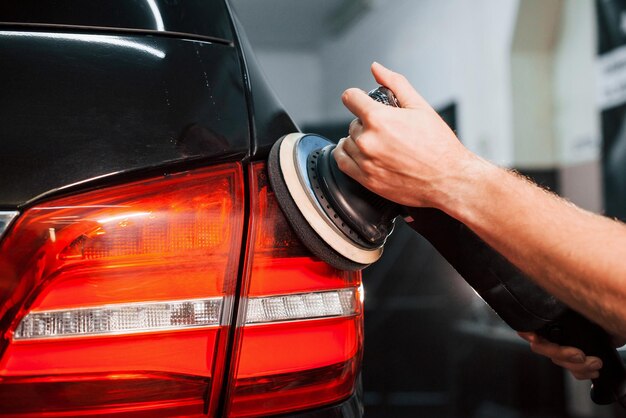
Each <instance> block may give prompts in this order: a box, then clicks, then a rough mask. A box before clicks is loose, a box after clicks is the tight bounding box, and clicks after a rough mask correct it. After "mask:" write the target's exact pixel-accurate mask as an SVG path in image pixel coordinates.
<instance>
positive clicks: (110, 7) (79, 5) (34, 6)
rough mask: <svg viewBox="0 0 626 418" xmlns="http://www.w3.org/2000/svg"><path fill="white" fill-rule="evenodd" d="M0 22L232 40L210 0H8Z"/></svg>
mask: <svg viewBox="0 0 626 418" xmlns="http://www.w3.org/2000/svg"><path fill="white" fill-rule="evenodd" d="M0 21H1V22H11V23H29V24H46V25H72V26H88V27H100V28H114V29H122V30H123V29H139V30H154V31H167V32H177V33H186V34H190V35H198V36H202V37H211V38H219V39H223V40H227V41H232V39H233V34H232V31H231V25H230V23H229V17H228V10H227V8H226V5H225V4H224V2H223V1H214V0H208V1H207V0H106V1H102V0H99V1H85V0H55V1H40V0H8V1H2V2H1V3H0Z"/></svg>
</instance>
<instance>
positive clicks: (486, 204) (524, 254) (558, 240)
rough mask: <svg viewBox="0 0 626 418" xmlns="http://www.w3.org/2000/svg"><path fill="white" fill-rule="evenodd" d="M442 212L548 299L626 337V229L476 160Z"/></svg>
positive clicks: (458, 182) (465, 172)
mask: <svg viewBox="0 0 626 418" xmlns="http://www.w3.org/2000/svg"><path fill="white" fill-rule="evenodd" d="M460 174H465V176H458V177H457V178H456V179H454V180H453V182H455V184H454V185H453V186H450V187H448V188H447V189H448V190H450V191H451V193H453V194H454V196H452V195H451V196H449V199H448V201H447V202H446V203H445V204H444V206H443V207H442V209H443V210H445V211H446V212H448V214H450V215H451V216H454V217H455V218H457V219H459V220H460V221H461V222H463V223H465V224H466V225H467V226H468V227H470V228H471V229H472V230H474V232H476V233H477V234H478V235H479V236H480V237H481V238H483V239H484V240H485V241H486V242H487V243H489V244H490V245H491V246H492V247H493V248H494V249H496V250H497V251H499V252H500V253H502V254H503V255H504V256H505V257H507V258H508V259H509V260H510V261H511V262H512V263H513V264H515V265H516V266H517V267H518V268H520V269H521V270H522V271H524V272H525V273H526V274H528V275H529V276H530V277H532V278H533V279H534V280H536V282H537V283H538V284H539V285H541V286H542V287H544V288H545V289H546V290H547V291H548V292H549V293H551V294H553V295H555V296H556V297H558V298H559V299H561V300H562V301H563V302H565V303H567V304H568V305H570V306H571V307H572V308H574V309H575V310H578V311H579V312H581V313H582V314H584V315H586V316H587V317H589V318H590V319H592V320H594V321H596V322H598V323H599V324H600V325H602V326H603V327H605V328H606V329H607V330H609V331H610V332H612V333H615V334H618V335H622V336H626V227H625V226H624V225H623V224H621V223H619V222H617V221H613V220H610V219H607V218H604V217H601V216H599V215H595V214H592V213H590V212H587V211H584V210H582V209H580V208H577V207H576V206H574V205H573V204H571V203H569V202H566V201H565V200H563V199H561V198H559V197H557V196H555V195H554V194H552V193H550V192H547V191H545V190H543V189H541V188H539V187H537V186H536V185H534V184H532V183H530V182H529V181H528V180H526V179H524V178H522V177H520V176H518V175H516V174H514V173H511V172H507V171H505V170H503V169H501V168H498V167H495V166H493V165H491V164H489V163H486V162H484V161H482V160H476V161H475V162H473V163H472V164H470V165H468V168H467V169H466V170H464V173H460Z"/></svg>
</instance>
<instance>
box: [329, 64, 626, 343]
mask: <svg viewBox="0 0 626 418" xmlns="http://www.w3.org/2000/svg"><path fill="white" fill-rule="evenodd" d="M372 72H373V74H374V77H375V78H376V80H377V81H378V82H379V83H380V84H383V85H386V86H388V87H389V88H391V89H392V90H393V91H394V92H395V93H396V95H397V96H398V99H399V101H400V104H401V106H402V108H401V109H392V108H388V107H385V106H384V105H382V104H379V103H376V102H374V101H372V100H371V99H369V97H367V95H366V94H364V93H363V92H361V91H359V90H356V89H349V90H347V91H346V92H345V93H344V96H343V101H344V104H345V105H346V107H348V109H350V110H351V111H352V113H354V115H355V116H357V117H358V118H359V119H360V121H362V122H355V123H353V124H352V125H351V126H350V135H349V136H348V137H347V138H344V139H343V140H342V141H341V142H340V145H339V146H338V147H337V149H336V151H335V158H336V159H337V162H338V164H339V167H340V168H341V169H342V170H343V171H345V172H346V173H347V174H349V175H350V176H352V177H354V178H355V179H356V180H357V181H359V182H361V183H362V184H363V185H365V186H366V187H368V188H370V189H371V190H373V191H374V192H376V193H378V194H381V195H383V196H385V197H387V198H388V199H390V200H394V201H396V202H398V203H401V204H404V205H407V206H430V207H435V208H438V209H441V210H443V211H444V212H446V213H448V214H449V215H451V216H453V217H455V218H457V219H458V220H460V221H461V222H463V223H465V224H466V225H467V226H469V227H470V228H471V229H472V230H474V232H476V233H477V234H478V235H479V236H480V237H481V238H482V239H483V240H485V241H486V242H487V243H489V244H490V245H491V246H492V247H494V248H495V249H496V250H497V251H499V252H500V253H502V254H503V255H504V256H505V257H507V258H508V259H509V260H510V261H511V262H512V263H514V264H515V265H516V266H517V267H518V268H520V269H521V270H522V271H524V272H525V273H526V274H527V275H528V276H530V277H531V278H533V280H535V281H536V282H537V283H538V284H539V285H541V286H542V287H544V288H545V289H546V290H547V291H548V292H550V293H552V294H554V295H555V296H556V297H558V298H559V299H561V300H562V301H563V302H565V303H567V304H568V305H570V306H571V307H572V308H574V309H576V310H578V311H579V312H581V313H582V314H584V315H586V316H587V317H589V318H590V319H592V320H594V321H595V322H597V323H599V324H600V325H602V326H603V327H604V328H606V329H607V330H608V331H610V332H612V333H614V334H617V335H621V336H626V227H625V226H624V225H623V224H621V223H618V222H616V221H613V220H610V219H606V218H603V217H601V216H598V215H594V214H592V213H589V212H586V211H584V210H582V209H579V208H577V207H575V206H574V205H572V204H570V203H568V202H566V201H564V200H562V199H560V198H558V197H557V196H555V195H553V194H551V193H549V192H546V191H544V190H543V189H541V188H539V187H537V186H535V185H533V184H532V183H530V182H529V181H527V180H526V179H524V178H522V177H520V176H518V175H516V174H514V173H511V172H508V171H506V170H504V169H501V168H499V167H496V166H494V165H493V164H491V163H489V162H486V161H484V160H482V159H480V158H479V157H477V156H476V155H474V154H472V153H471V152H470V151H468V150H467V149H466V148H464V147H463V146H462V144H461V143H460V142H459V141H458V140H457V138H456V136H455V135H454V133H453V132H452V131H450V129H449V128H448V127H447V126H446V125H445V123H444V122H443V121H442V120H441V119H440V118H439V117H438V115H437V114H436V113H435V112H434V110H433V109H432V108H431V107H430V106H429V105H428V104H427V103H426V102H425V101H424V100H423V99H422V98H421V97H420V96H419V94H418V93H417V92H416V91H415V90H414V89H413V88H412V87H411V85H410V84H409V83H408V82H407V81H406V79H405V78H404V77H403V76H401V75H399V74H397V73H393V72H391V71H389V70H387V69H385V68H384V67H382V66H380V65H377V64H375V65H373V66H372Z"/></svg>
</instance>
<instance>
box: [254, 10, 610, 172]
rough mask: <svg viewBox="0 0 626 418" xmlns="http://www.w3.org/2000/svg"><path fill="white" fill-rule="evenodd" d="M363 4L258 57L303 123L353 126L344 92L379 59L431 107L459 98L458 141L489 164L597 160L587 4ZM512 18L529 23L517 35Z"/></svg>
mask: <svg viewBox="0 0 626 418" xmlns="http://www.w3.org/2000/svg"><path fill="white" fill-rule="evenodd" d="M531 3H532V4H535V9H536V10H535V13H538V14H539V16H540V17H541V16H543V18H544V20H546V22H547V23H546V22H544V24H542V27H544V28H545V30H544V31H543V32H542V31H541V30H538V28H539V26H538V23H537V17H536V16H535V17H533V16H532V15H531V16H526V18H523V17H524V16H522V15H524V13H527V10H528V5H529V4H531ZM372 4H373V5H372V8H371V10H370V11H369V12H368V13H367V14H366V15H365V16H364V17H363V18H362V19H361V20H359V21H358V22H357V23H356V24H355V25H353V26H351V27H350V28H349V29H348V30H346V31H344V32H343V33H341V34H340V36H339V37H335V38H330V39H327V40H325V41H324V42H322V43H320V44H318V45H315V46H312V47H311V48H301V49H269V48H266V49H261V50H257V51H256V52H257V55H258V58H259V61H260V62H261V64H262V65H263V67H264V69H265V71H266V73H267V76H268V78H269V79H270V81H271V82H272V84H273V86H274V88H275V89H276V91H277V93H278V95H279V97H281V99H282V100H283V103H284V104H285V106H286V108H287V109H288V110H289V111H290V113H291V114H292V116H293V117H294V119H295V120H296V122H298V123H299V124H300V125H301V126H302V125H306V124H307V123H319V122H324V121H327V122H336V121H344V120H349V119H351V115H350V114H349V112H348V111H347V110H346V109H345V108H344V107H343V105H342V104H341V100H340V97H341V93H342V92H343V91H344V90H345V89H346V88H348V87H360V88H362V89H364V90H367V89H370V88H373V87H374V86H375V82H374V80H373V78H372V77H371V75H370V72H369V66H370V64H371V62H372V61H379V62H381V63H383V64H385V65H387V66H389V67H390V68H392V69H395V70H396V71H399V72H402V73H404V74H405V75H406V76H407V77H408V78H409V80H410V81H411V82H412V83H413V84H414V85H415V86H416V88H417V89H418V90H419V91H420V92H421V93H422V94H423V95H424V97H425V98H426V99H427V100H428V101H429V102H430V103H431V104H432V105H434V106H435V107H440V106H445V105H447V104H449V103H450V102H452V101H454V102H456V103H457V105H458V107H457V112H458V114H457V123H458V128H459V136H460V138H461V140H462V141H463V142H464V143H465V144H466V145H467V146H468V147H469V148H470V149H472V150H473V151H475V152H477V153H479V154H480V155H482V156H484V157H486V158H488V159H490V160H492V161H494V162H496V163H498V164H501V165H505V166H516V167H521V168H553V167H557V166H568V165H573V164H574V165H575V164H579V163H588V162H590V161H597V159H598V153H599V138H600V134H599V122H598V116H597V111H596V109H595V98H594V93H595V90H594V88H595V84H594V74H595V73H594V68H595V67H594V58H595V26H594V23H595V22H594V10H593V2H591V1H589V0H566V1H560V0H524V2H523V3H520V2H519V0H472V1H467V0H447V1H441V0H419V1H416V0H377V1H374V2H373V3H372ZM520 4H521V5H522V6H523V7H521V6H520ZM548 6H550V7H548ZM531 9H532V8H531ZM518 10H519V13H520V16H518ZM550 10H551V11H550ZM519 19H522V22H527V24H526V26H523V25H522V27H521V28H520V27H519V26H520V22H518V20H519ZM516 25H517V30H518V33H516V34H515V35H516V36H515V41H516V43H517V44H516V45H515V46H513V45H512V42H513V34H514V33H515V30H516ZM546 31H547V32H546ZM520 39H521V41H520ZM512 77H513V79H512ZM513 112H515V114H514V113H513ZM514 115H515V117H514Z"/></svg>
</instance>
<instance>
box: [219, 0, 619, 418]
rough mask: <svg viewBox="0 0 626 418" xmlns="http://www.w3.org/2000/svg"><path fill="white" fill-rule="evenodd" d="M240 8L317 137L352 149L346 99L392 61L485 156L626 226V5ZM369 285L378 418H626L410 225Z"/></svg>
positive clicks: (348, 1) (557, 0)
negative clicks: (531, 342)
mask: <svg viewBox="0 0 626 418" xmlns="http://www.w3.org/2000/svg"><path fill="white" fill-rule="evenodd" d="M231 3H232V4H233V7H234V9H235V11H236V12H237V15H238V16H239V19H240V20H241V21H242V23H243V25H244V28H246V31H247V35H248V37H249V40H250V42H251V43H252V46H253V47H254V49H255V52H256V55H257V58H258V60H259V61H260V63H261V65H262V67H263V69H264V71H265V73H266V76H267V78H268V79H269V80H270V82H271V84H272V85H273V87H274V89H275V91H276V93H277V95H278V96H279V98H280V99H281V100H282V101H283V104H284V105H285V107H286V109H287V110H288V111H289V112H290V114H291V116H292V117H293V118H294V120H295V121H296V123H297V124H298V125H299V126H300V128H301V129H302V130H303V131H306V132H315V133H320V134H323V135H325V136H327V137H329V138H334V139H338V138H340V137H342V136H345V135H346V133H347V127H348V124H349V122H350V120H351V119H352V116H351V115H350V114H349V112H348V111H347V110H346V109H345V108H344V107H343V105H342V103H341V100H340V96H341V93H342V92H343V91H344V90H345V89H346V88H348V87H359V88H362V89H363V90H370V89H372V88H374V87H375V82H374V80H373V78H372V77H371V74H370V71H369V66H370V64H371V62H372V61H379V62H381V63H383V64H384V65H386V66H388V67H390V68H392V69H394V70H396V71H398V72H401V73H403V74H405V75H406V76H407V78H408V79H409V80H410V81H411V82H412V83H413V85H414V86H415V87H416V88H417V89H418V91H420V92H421V94H422V95H423V96H424V97H425V98H426V99H427V100H428V101H429V102H430V103H431V104H432V105H433V106H434V107H435V108H436V109H437V110H438V111H439V112H440V114H441V115H442V117H443V118H444V119H445V120H446V121H447V122H448V123H449V124H450V125H451V126H452V128H453V129H454V130H455V131H456V132H457V135H458V136H459V138H460V140H461V141H462V142H463V143H464V144H465V145H466V146H467V147H468V148H470V149H471V150H472V151H474V152H476V153H478V154H479V155H481V156H483V157H485V158H487V159H489V160H491V161H493V162H495V163H497V164H500V165H502V166H505V167H510V168H514V169H516V170H518V171H520V172H522V173H523V174H525V175H527V176H529V177H531V178H532V179H534V180H535V181H536V182H538V183H540V184H541V185H543V186H544V187H547V188H549V189H551V190H553V191H555V192H557V193H559V194H561V195H562V196H564V197H566V198H568V199H570V200H571V201H573V202H574V203H576V204H577V205H579V206H581V207H583V208H586V209H589V210H592V211H594V212H601V213H605V214H607V215H609V216H615V217H620V218H622V219H624V218H626V124H624V120H625V111H626V105H625V104H624V103H626V47H625V46H624V45H625V44H626V32H625V31H626V0H621V1H620V0H595V1H593V0H472V1H467V0H232V1H231ZM537 210H538V211H539V210H542V209H541V208H537ZM364 282H365V291H366V302H365V306H366V320H365V321H366V322H365V328H366V331H365V332H366V334H365V335H366V349H365V350H366V351H365V357H364V366H363V383H364V390H365V403H366V416H367V417H466V416H467V417H477V418H492V417H493V418H496V417H499V418H508V417H581V418H582V417H621V416H626V415H625V414H624V413H623V412H622V411H621V410H618V409H614V408H612V407H598V406H595V405H593V404H592V403H591V401H590V400H589V396H588V390H589V383H588V382H578V381H575V380H573V379H572V378H571V377H570V376H569V375H568V374H566V373H564V372H563V371H562V370H561V369H559V368H558V367H556V366H554V365H552V363H551V362H550V361H549V360H547V359H544V358H540V357H539V356H536V355H534V354H532V353H531V352H530V350H529V348H528V344H527V343H526V342H524V341H523V340H521V339H520V338H519V337H518V336H517V334H515V333H514V332H513V331H511V330H510V329H509V328H507V327H505V326H504V325H503V324H502V323H501V322H500V321H499V319H498V318H496V317H494V315H493V314H492V312H491V311H490V310H489V309H488V308H486V306H485V305H484V303H483V302H482V301H480V300H479V299H478V298H477V297H476V296H475V295H474V293H473V292H472V290H471V289H470V288H469V287H468V286H467V285H466V284H465V283H464V282H463V281H462V280H461V279H460V278H459V277H457V275H456V273H455V271H454V270H453V269H452V268H451V267H449V266H448V265H447V263H446V262H445V261H444V260H443V259H441V258H440V257H439V256H438V254H437V253H436V252H435V251H434V250H433V249H432V248H431V247H430V246H429V244H428V243H427V242H425V241H424V240H422V239H421V238H420V237H419V236H417V235H416V234H414V233H413V232H412V230H410V229H409V228H408V227H406V226H405V225H399V226H398V227H397V231H396V233H395V234H394V235H393V237H392V240H391V242H390V243H389V244H388V245H387V246H386V249H385V255H384V258H383V259H382V260H381V261H380V262H378V263H377V264H375V265H374V266H372V267H370V268H368V269H366V270H365V271H364Z"/></svg>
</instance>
